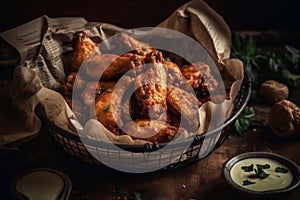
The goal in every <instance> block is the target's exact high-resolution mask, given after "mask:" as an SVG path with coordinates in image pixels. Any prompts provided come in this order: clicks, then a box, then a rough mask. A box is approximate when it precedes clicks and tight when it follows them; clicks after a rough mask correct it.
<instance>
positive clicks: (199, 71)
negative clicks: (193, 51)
mask: <svg viewBox="0 0 300 200" xmlns="http://www.w3.org/2000/svg"><path fill="white" fill-rule="evenodd" d="M181 72H182V75H183V76H184V77H185V78H186V79H187V81H188V82H189V83H190V85H191V86H192V88H193V89H194V90H195V91H196V92H197V94H198V95H199V97H204V96H207V95H209V93H210V92H214V91H216V89H217V88H218V86H219V84H218V82H217V81H216V79H215V78H214V77H213V75H212V73H211V70H210V68H209V66H208V65H207V64H204V63H202V62H197V63H193V64H192V65H184V66H183V67H182V68H181Z"/></svg>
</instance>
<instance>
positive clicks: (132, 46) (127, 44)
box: [117, 33, 151, 52]
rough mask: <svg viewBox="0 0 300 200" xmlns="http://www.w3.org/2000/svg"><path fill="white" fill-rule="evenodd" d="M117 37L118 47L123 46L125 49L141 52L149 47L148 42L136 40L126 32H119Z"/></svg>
mask: <svg viewBox="0 0 300 200" xmlns="http://www.w3.org/2000/svg"><path fill="white" fill-rule="evenodd" d="M117 38H118V39H119V45H120V46H119V48H123V49H124V50H125V51H134V50H137V51H139V50H142V51H141V52H143V51H147V49H151V46H150V45H149V44H148V43H145V42H141V41H138V40H136V39H135V38H133V37H131V36H129V35H128V34H126V33H121V34H120V35H119V36H118V37H117Z"/></svg>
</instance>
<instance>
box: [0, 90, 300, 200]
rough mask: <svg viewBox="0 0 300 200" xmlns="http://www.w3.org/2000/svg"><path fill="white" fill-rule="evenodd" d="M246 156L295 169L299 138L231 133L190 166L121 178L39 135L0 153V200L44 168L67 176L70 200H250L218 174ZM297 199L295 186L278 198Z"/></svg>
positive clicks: (260, 112) (261, 114)
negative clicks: (280, 160)
mask: <svg viewBox="0 0 300 200" xmlns="http://www.w3.org/2000/svg"><path fill="white" fill-rule="evenodd" d="M299 94H300V92H299V91H297V92H293V93H291V98H292V100H293V101H294V102H296V103H297V104H298V105H299V103H300V102H299V100H300V99H299V98H298V97H299ZM252 106H253V107H254V108H255V110H256V113H257V115H256V117H258V118H260V119H266V117H267V113H268V110H269V108H270V107H269V106H268V105H264V104H259V105H252ZM249 151H264V152H274V153H278V154H280V155H283V156H286V157H287V158H289V159H291V160H293V161H294V162H295V163H296V164H297V165H300V156H299V152H300V137H299V136H298V137H296V138H290V139H280V138H277V137H275V136H274V135H273V134H272V133H271V131H270V130H269V128H268V126H264V127H261V128H258V129H256V130H251V131H248V132H246V133H244V134H243V135H242V136H240V135H236V134H234V133H233V132H232V133H230V135H229V137H228V139H227V140H226V141H225V142H224V143H223V145H222V146H221V147H219V148H218V149H217V150H215V151H214V152H213V153H211V154H210V155H209V156H208V157H206V158H204V159H203V160H200V161H199V162H197V163H195V164H193V165H191V166H187V167H182V168H179V169H175V170H170V171H162V172H161V171H160V172H152V173H147V174H129V173H123V172H118V171H115V170H113V169H110V168H107V167H105V166H103V167H99V166H92V165H90V164H87V163H83V162H81V161H78V160H77V159H75V158H74V157H72V156H70V155H69V154H67V153H66V152H64V151H63V150H62V149H60V148H59V147H58V146H57V144H56V143H55V142H53V140H51V139H50V136H49V134H48V133H47V131H45V130H42V131H41V133H40V134H39V135H37V136H36V137H34V138H32V139H31V140H29V141H28V142H26V143H24V144H22V145H20V146H18V150H14V151H10V152H3V151H2V152H1V154H0V155H1V157H0V160H1V162H0V163H1V164H0V177H1V178H0V185H1V187H0V196H1V199H9V198H10V197H9V186H10V183H11V182H12V180H13V179H14V178H16V176H17V175H19V174H21V173H23V172H25V171H27V170H31V169H35V168H40V167H45V168H51V169H56V170H59V171H61V172H63V173H65V174H66V175H68V176H69V177H70V179H71V181H72V186H73V187H72V191H71V195H70V199H71V200H75V199H82V200H83V199H86V200H88V199H89V200H90V199H118V198H117V196H118V195H117V194H118V193H120V192H121V191H123V192H124V191H125V192H126V193H127V194H134V193H135V194H138V195H141V199H143V200H147V199H171V200H173V199H174V200H175V199H176V200H178V199H184V200H185V199H187V200H189V199H242V198H243V199H251V198H246V197H244V196H241V195H240V194H238V193H236V192H235V191H233V190H232V189H231V188H230V187H229V185H228V184H227V183H226V181H225V179H224V178H223V175H222V169H223V165H224V163H225V162H226V161H227V160H229V159H230V158H231V157H233V156H236V155H237V154H240V153H243V152H249ZM299 197H300V188H299V187H298V188H297V189H296V190H294V191H293V192H291V193H290V194H289V195H288V196H284V197H283V196H278V199H283V198H284V199H290V200H298V199H299ZM273 198H274V197H272V199H273ZM119 199H120V198H119ZM263 199H268V197H267V196H266V197H264V198H263Z"/></svg>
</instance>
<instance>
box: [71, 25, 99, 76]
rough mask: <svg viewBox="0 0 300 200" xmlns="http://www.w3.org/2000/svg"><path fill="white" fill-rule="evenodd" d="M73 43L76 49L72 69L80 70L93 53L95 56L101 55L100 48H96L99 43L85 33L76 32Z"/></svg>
mask: <svg viewBox="0 0 300 200" xmlns="http://www.w3.org/2000/svg"><path fill="white" fill-rule="evenodd" d="M72 42H73V48H74V54H73V57H72V67H73V69H74V70H75V71H78V70H79V68H80V66H81V64H82V62H83V61H84V59H86V58H87V57H88V56H89V55H90V54H91V53H92V52H93V53H95V54H101V53H100V51H99V48H96V47H97V43H96V42H94V41H93V40H91V38H90V37H89V36H88V35H87V34H86V33H85V32H84V31H78V32H75V33H74V35H73V41H72Z"/></svg>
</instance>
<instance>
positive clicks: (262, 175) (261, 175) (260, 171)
mask: <svg viewBox="0 0 300 200" xmlns="http://www.w3.org/2000/svg"><path fill="white" fill-rule="evenodd" d="M254 171H255V174H256V177H257V178H260V179H265V178H267V177H268V176H269V175H270V174H267V173H266V172H265V171H264V170H263V168H261V167H259V166H257V170H256V169H254Z"/></svg>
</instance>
